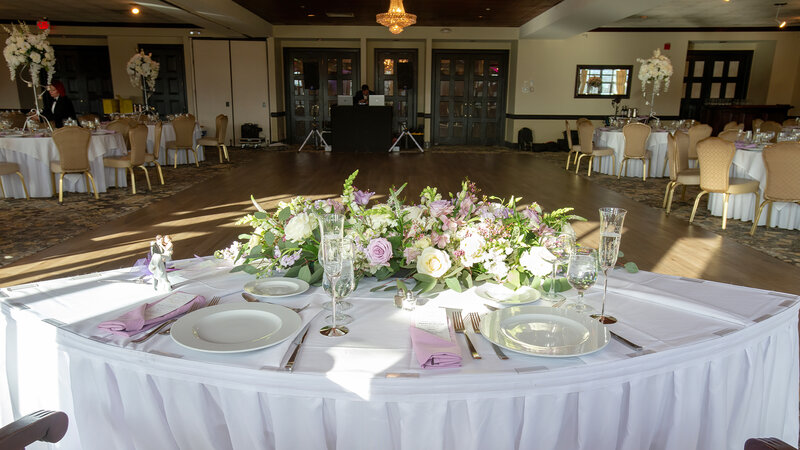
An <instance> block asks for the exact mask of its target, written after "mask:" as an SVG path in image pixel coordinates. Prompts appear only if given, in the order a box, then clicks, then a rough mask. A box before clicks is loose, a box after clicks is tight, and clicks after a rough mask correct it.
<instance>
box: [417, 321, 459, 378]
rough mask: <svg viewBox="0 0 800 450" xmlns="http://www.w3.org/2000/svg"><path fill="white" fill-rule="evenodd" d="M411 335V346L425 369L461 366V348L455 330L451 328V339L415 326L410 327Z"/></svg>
mask: <svg viewBox="0 0 800 450" xmlns="http://www.w3.org/2000/svg"><path fill="white" fill-rule="evenodd" d="M408 333H409V334H410V335H411V346H412V347H413V348H414V354H415V355H416V356H417V362H419V365H420V367H422V368H423V369H437V368H448V367H461V349H460V348H459V347H458V343H457V342H456V338H455V335H454V334H453V330H452V329H451V330H450V341H446V340H444V339H442V338H440V337H438V336H434V335H433V334H431V333H428V332H427V331H423V330H420V329H419V328H417V327H415V326H413V325H412V326H411V327H409V329H408Z"/></svg>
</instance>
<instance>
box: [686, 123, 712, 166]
mask: <svg viewBox="0 0 800 450" xmlns="http://www.w3.org/2000/svg"><path fill="white" fill-rule="evenodd" d="M713 131H714V130H713V129H712V128H711V125H705V124H702V123H699V124H697V125H694V126H692V127H691V128H689V131H688V133H689V160H690V161H692V160H694V161H697V143H698V142H700V141H702V140H703V139H705V138H707V137H710V136H711V133H712V132H713Z"/></svg>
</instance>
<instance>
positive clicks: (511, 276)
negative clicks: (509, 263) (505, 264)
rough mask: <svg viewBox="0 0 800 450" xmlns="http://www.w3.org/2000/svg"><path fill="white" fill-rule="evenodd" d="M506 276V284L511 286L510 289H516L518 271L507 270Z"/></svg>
mask: <svg viewBox="0 0 800 450" xmlns="http://www.w3.org/2000/svg"><path fill="white" fill-rule="evenodd" d="M506 278H507V280H508V284H510V285H511V286H513V287H512V289H514V290H516V289H517V288H518V287H519V272H517V271H516V270H509V271H508V276H507V277H506Z"/></svg>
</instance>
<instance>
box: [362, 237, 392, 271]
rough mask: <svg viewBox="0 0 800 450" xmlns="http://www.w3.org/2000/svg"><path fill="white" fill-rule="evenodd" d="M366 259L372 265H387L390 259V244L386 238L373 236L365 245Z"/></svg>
mask: <svg viewBox="0 0 800 450" xmlns="http://www.w3.org/2000/svg"><path fill="white" fill-rule="evenodd" d="M366 253H367V260H368V261H369V263H370V265H373V266H385V265H388V263H389V260H390V259H392V244H391V243H389V241H388V240H386V238H375V239H372V240H371V241H369V244H368V245H367V251H366Z"/></svg>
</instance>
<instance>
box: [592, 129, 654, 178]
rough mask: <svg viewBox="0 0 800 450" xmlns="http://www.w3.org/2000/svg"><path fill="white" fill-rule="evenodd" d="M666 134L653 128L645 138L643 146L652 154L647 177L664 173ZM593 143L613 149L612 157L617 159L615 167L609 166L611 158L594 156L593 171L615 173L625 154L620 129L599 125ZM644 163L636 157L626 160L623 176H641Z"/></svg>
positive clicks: (623, 139) (623, 137) (623, 140)
mask: <svg viewBox="0 0 800 450" xmlns="http://www.w3.org/2000/svg"><path fill="white" fill-rule="evenodd" d="M667 134H668V132H667V131H665V130H653V132H651V133H650V137H648V138H647V142H646V143H645V148H646V149H647V150H650V152H651V153H652V154H653V156H652V157H651V158H650V162H648V163H647V170H648V174H647V176H648V177H651V178H653V177H661V176H662V175H661V174H662V173H664V172H663V171H664V156H666V154H667ZM595 145H596V146H597V147H609V148H612V149H614V157H615V158H616V160H617V167H611V158H609V157H607V156H604V157H599V158H595V160H594V163H592V166H593V168H594V171H595V172H599V173H604V174H606V175H616V174H617V171H618V170H619V167H620V165H621V164H622V158H623V157H624V156H625V136H623V134H622V130H621V129H616V128H608V127H600V128H598V129H597V131H596V132H595ZM643 170H644V163H643V162H642V161H641V160H638V159H630V160H628V164H627V165H626V167H625V173H623V174H622V176H624V177H637V178H641V177H642V171H643Z"/></svg>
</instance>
